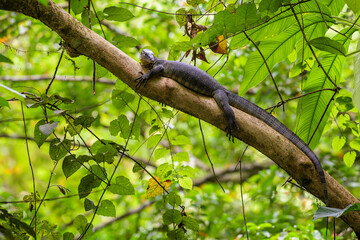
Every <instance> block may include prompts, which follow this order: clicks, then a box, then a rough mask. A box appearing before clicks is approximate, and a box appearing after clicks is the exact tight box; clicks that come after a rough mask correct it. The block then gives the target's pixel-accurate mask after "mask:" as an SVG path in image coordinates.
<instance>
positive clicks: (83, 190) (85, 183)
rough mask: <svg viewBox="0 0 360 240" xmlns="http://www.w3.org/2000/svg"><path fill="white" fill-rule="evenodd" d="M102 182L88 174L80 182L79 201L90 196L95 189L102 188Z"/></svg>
mask: <svg viewBox="0 0 360 240" xmlns="http://www.w3.org/2000/svg"><path fill="white" fill-rule="evenodd" d="M100 184H101V181H100V179H98V178H97V177H95V176H94V175H93V174H88V175H86V176H85V177H83V178H82V179H81V180H80V184H79V186H78V194H79V199H82V198H84V197H86V196H88V195H89V194H90V192H91V190H92V189H93V188H96V187H98V186H100Z"/></svg>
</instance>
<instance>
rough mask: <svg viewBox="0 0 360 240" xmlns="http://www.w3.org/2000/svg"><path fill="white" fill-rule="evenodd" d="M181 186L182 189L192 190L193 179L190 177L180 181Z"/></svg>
mask: <svg viewBox="0 0 360 240" xmlns="http://www.w3.org/2000/svg"><path fill="white" fill-rule="evenodd" d="M179 185H180V186H181V187H182V188H186V189H192V187H193V181H192V179H191V178H189V177H182V178H180V179H179Z"/></svg>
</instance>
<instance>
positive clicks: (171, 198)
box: [168, 192, 181, 207]
mask: <svg viewBox="0 0 360 240" xmlns="http://www.w3.org/2000/svg"><path fill="white" fill-rule="evenodd" d="M168 203H169V204H170V205H171V206H173V207H176V206H179V205H180V204H181V198H180V196H179V195H177V194H176V193H174V192H170V193H169V195H168Z"/></svg>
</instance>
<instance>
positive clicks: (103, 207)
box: [97, 200, 116, 217]
mask: <svg viewBox="0 0 360 240" xmlns="http://www.w3.org/2000/svg"><path fill="white" fill-rule="evenodd" d="M97 214H99V215H102V216H106V217H116V209H115V205H114V204H113V202H112V201H110V200H102V201H101V203H100V206H99V208H98V211H97Z"/></svg>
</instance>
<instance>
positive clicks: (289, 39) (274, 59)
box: [239, 14, 331, 95]
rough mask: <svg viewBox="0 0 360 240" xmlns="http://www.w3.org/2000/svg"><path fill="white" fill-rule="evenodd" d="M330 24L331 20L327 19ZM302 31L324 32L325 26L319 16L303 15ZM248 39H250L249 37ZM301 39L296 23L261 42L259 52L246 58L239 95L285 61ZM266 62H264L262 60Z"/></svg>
mask: <svg viewBox="0 0 360 240" xmlns="http://www.w3.org/2000/svg"><path fill="white" fill-rule="evenodd" d="M329 21H330V22H331V20H330V19H329ZM303 27H304V31H305V33H308V32H313V31H315V30H314V29H316V31H322V32H325V31H326V26H325V24H324V20H323V18H322V17H321V15H314V14H311V15H305V16H304V26H303ZM250 38H252V37H251V36H250ZM300 39H302V32H301V30H300V29H299V26H298V24H297V22H294V23H293V24H292V25H291V26H289V27H288V28H287V29H285V30H284V31H283V32H281V33H280V34H279V35H276V36H275V37H272V38H269V39H265V40H263V41H261V43H260V44H259V46H258V48H259V49H260V51H261V54H260V53H259V51H255V52H252V53H251V54H250V56H249V57H248V61H247V62H246V65H245V67H244V68H245V72H244V79H243V80H242V83H241V85H240V88H239V95H243V94H245V93H246V92H247V90H249V89H250V88H251V87H254V86H256V85H258V84H259V83H260V82H262V81H263V80H264V79H265V78H266V77H267V76H268V75H269V71H268V68H267V66H268V67H269V69H270V70H271V69H272V68H273V67H274V66H275V65H276V64H277V63H279V62H281V61H283V60H285V59H286V58H287V57H288V56H289V54H290V53H291V52H292V51H293V50H294V47H295V44H296V43H297V42H298V41H299V40H300ZM263 58H264V59H265V61H266V63H265V61H264V59H263Z"/></svg>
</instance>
